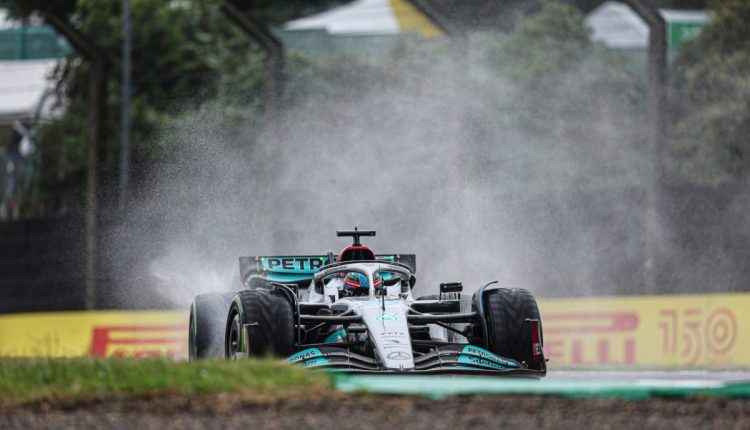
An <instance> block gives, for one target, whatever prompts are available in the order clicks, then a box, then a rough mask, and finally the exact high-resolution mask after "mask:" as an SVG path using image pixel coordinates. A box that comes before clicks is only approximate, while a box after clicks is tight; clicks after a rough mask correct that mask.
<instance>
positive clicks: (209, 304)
mask: <svg viewBox="0 0 750 430" xmlns="http://www.w3.org/2000/svg"><path fill="white" fill-rule="evenodd" d="M232 297H234V293H211V294H201V295H199V296H196V297H195V299H193V303H192V305H191V306H190V330H189V335H188V357H189V358H190V361H195V360H199V359H203V358H221V357H224V321H225V320H224V316H225V315H226V312H227V309H228V308H229V304H230V303H231V301H232Z"/></svg>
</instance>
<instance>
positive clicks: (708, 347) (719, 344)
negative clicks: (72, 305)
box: [0, 294, 750, 367]
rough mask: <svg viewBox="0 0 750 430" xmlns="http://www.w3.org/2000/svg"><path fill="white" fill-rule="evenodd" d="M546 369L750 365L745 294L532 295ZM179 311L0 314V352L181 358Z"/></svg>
mask: <svg viewBox="0 0 750 430" xmlns="http://www.w3.org/2000/svg"><path fill="white" fill-rule="evenodd" d="M539 306H540V309H541V314H542V322H543V323H544V349H545V353H546V355H547V358H549V359H550V366H551V367H555V366H586V367H588V366H591V365H609V366H629V367H636V366H673V367H677V366H680V367H683V366H693V367H740V366H742V367H747V366H750V294H707V295H691V296H651V297H611V298H587V299H547V300H540V302H539ZM187 320H188V316H187V313H186V312H181V311H148V312H146V311H143V312H129V311H99V312H52V313H34V314H11V315H0V356H47V357H65V356H68V357H69V356H81V355H93V356H132V357H143V356H170V357H185V356H186V355H187V325H188V321H187Z"/></svg>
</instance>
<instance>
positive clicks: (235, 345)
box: [224, 289, 294, 359]
mask: <svg viewBox="0 0 750 430" xmlns="http://www.w3.org/2000/svg"><path fill="white" fill-rule="evenodd" d="M245 328H246V329H245ZM225 339H226V340H225V347H224V351H225V356H226V357H227V358H231V359H239V358H245V357H249V356H255V357H257V356H262V355H264V354H272V355H275V356H279V357H286V356H289V355H291V354H292V353H293V352H294V313H293V311H292V304H291V303H290V302H289V300H287V299H286V298H285V297H284V296H282V295H280V294H276V293H274V292H272V291H268V290H260V289H258V290H243V291H240V292H239V293H237V294H236V295H235V296H234V299H233V300H232V304H231V306H230V308H229V314H228V315H227V322H226V336H225Z"/></svg>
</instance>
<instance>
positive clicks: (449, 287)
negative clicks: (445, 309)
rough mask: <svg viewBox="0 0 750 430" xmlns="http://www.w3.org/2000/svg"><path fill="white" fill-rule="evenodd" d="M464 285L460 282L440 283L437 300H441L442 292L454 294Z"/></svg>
mask: <svg viewBox="0 0 750 430" xmlns="http://www.w3.org/2000/svg"><path fill="white" fill-rule="evenodd" d="M463 289H464V285H463V284H462V283H460V282H443V283H441V284H440V295H439V296H438V300H443V294H454V293H460V292H461V291H463Z"/></svg>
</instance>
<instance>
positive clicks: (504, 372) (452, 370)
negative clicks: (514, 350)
mask: <svg viewBox="0 0 750 430" xmlns="http://www.w3.org/2000/svg"><path fill="white" fill-rule="evenodd" d="M287 361H288V362H290V363H292V364H295V365H298V366H302V367H307V368H322V369H330V370H335V371H342V372H346V373H388V374H394V373H395V374H407V373H408V374H415V373H419V374H492V375H498V376H518V377H524V376H525V377H531V378H540V377H543V376H544V375H545V374H546V370H533V369H529V368H527V367H525V366H524V365H523V364H521V363H519V362H517V361H515V360H511V359H507V358H503V357H500V356H498V355H496V354H493V353H492V352H490V351H487V350H486V349H484V348H480V347H478V346H475V345H465V344H451V345H444V346H440V347H437V348H435V349H434V350H433V351H432V352H429V353H426V354H423V355H418V356H415V357H414V369H412V370H406V371H394V370H386V369H383V368H382V367H381V366H380V365H379V363H378V361H377V360H376V359H374V358H371V357H366V356H363V355H360V354H356V353H353V352H351V351H349V350H348V349H346V348H341V347H334V346H321V347H316V348H307V349H304V350H302V351H300V352H298V353H296V354H293V355H291V356H290V357H289V358H288V359H287ZM542 369H545V367H544V366H542Z"/></svg>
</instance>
